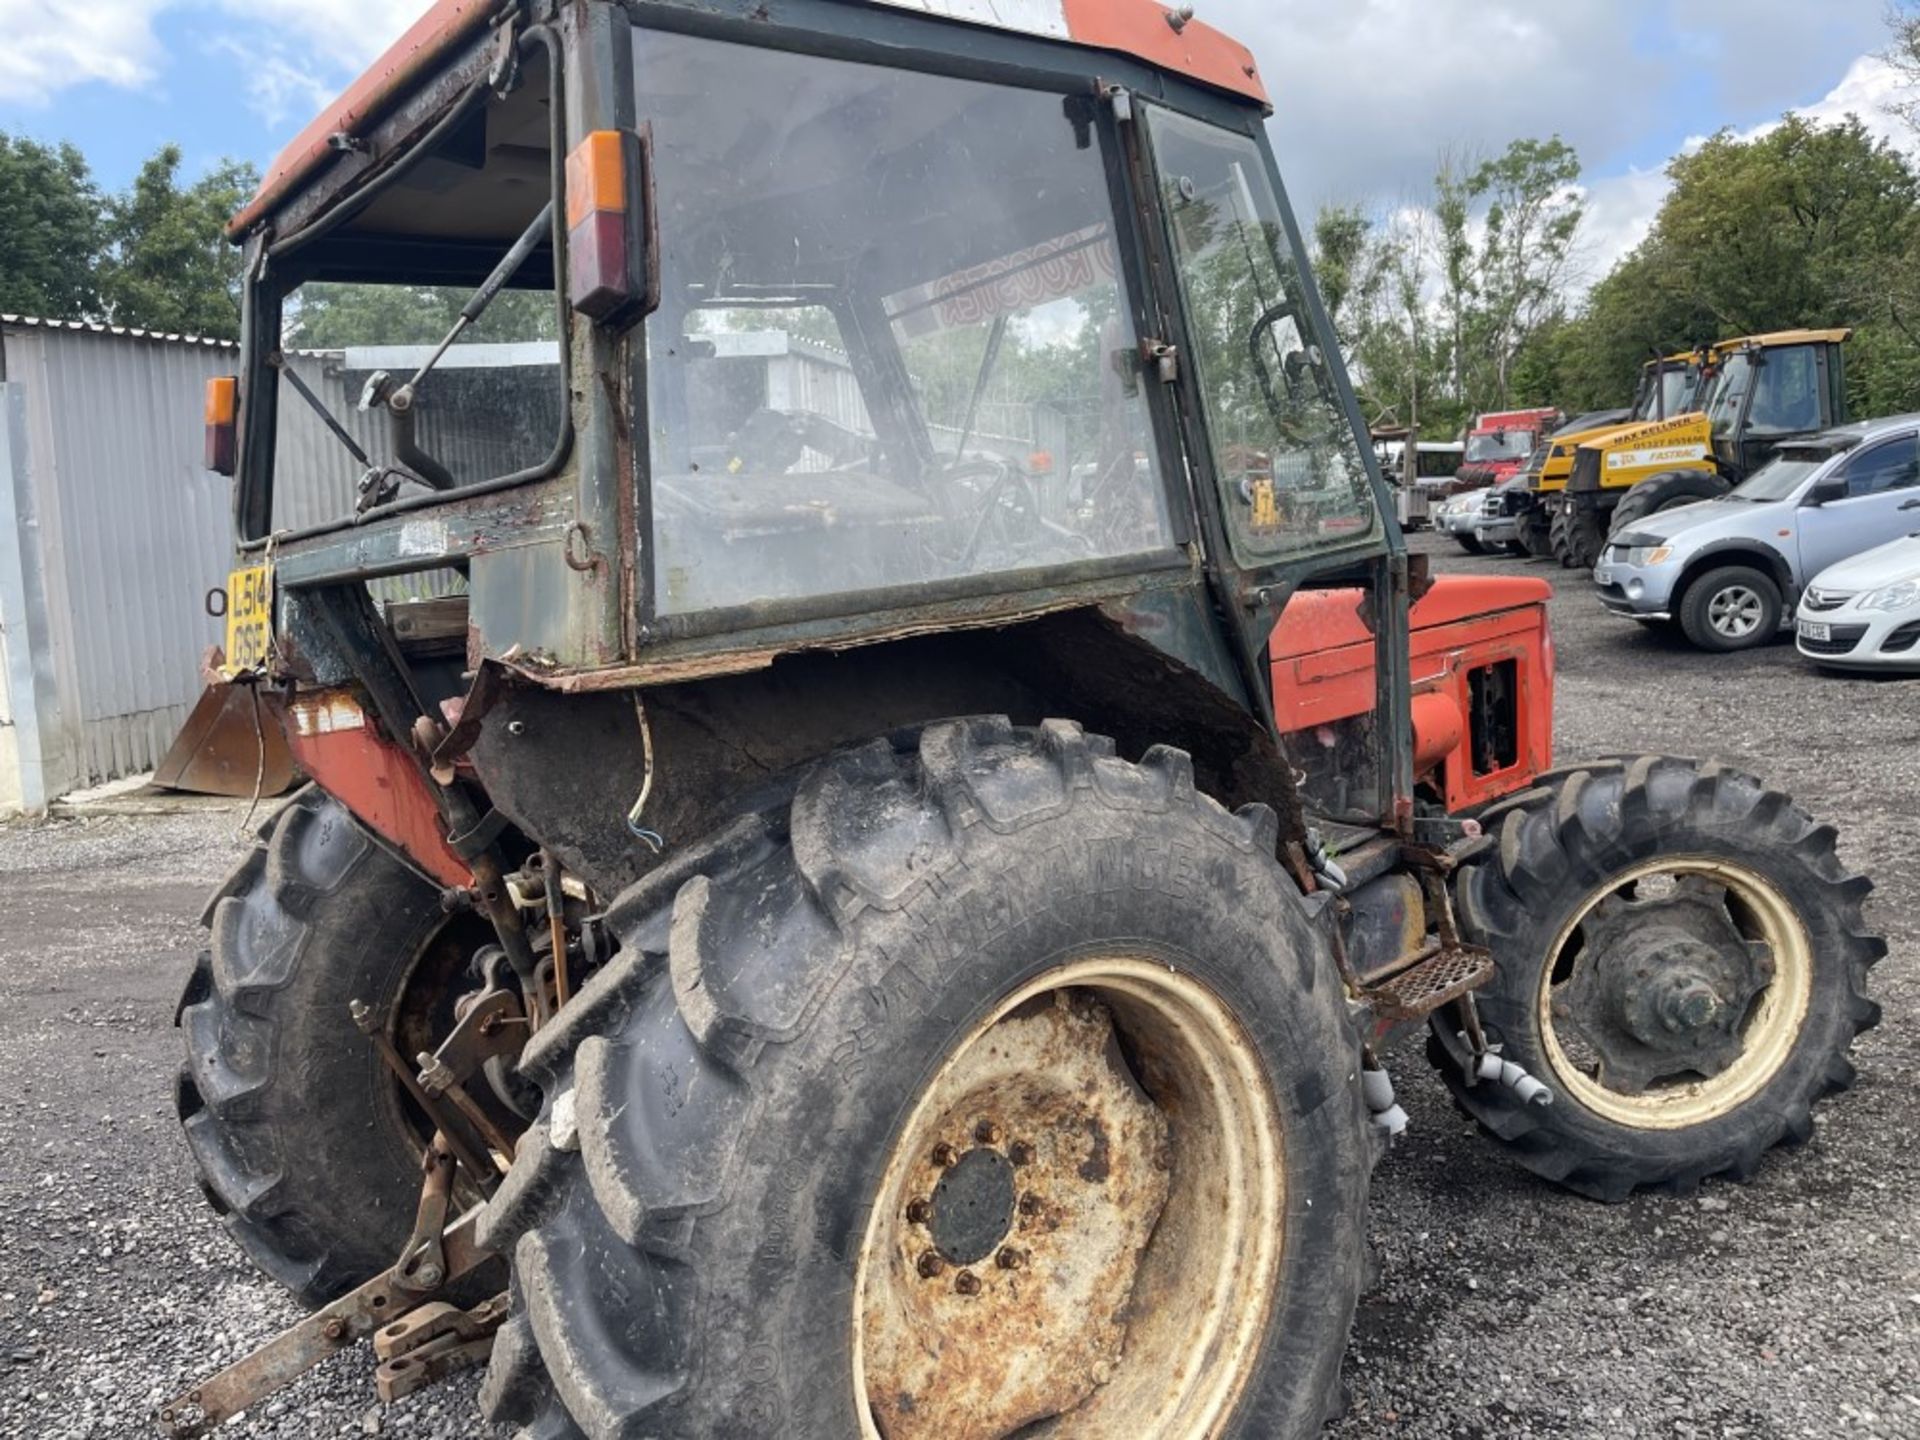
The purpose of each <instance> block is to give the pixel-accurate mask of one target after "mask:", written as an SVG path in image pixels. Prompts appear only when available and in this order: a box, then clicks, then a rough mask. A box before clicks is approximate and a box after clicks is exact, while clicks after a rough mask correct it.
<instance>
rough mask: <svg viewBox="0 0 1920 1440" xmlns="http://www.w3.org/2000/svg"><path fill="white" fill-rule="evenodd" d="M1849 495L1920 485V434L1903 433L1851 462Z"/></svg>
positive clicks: (1884, 491)
mask: <svg viewBox="0 0 1920 1440" xmlns="http://www.w3.org/2000/svg"><path fill="white" fill-rule="evenodd" d="M1846 481H1847V495H1848V496H1849V498H1851V497H1853V496H1858V495H1884V494H1885V493H1886V492H1887V491H1889V490H1908V489H1911V488H1912V487H1913V486H1915V485H1920V437H1916V436H1913V435H1903V436H1901V438H1900V439H1898V440H1890V441H1888V442H1887V443H1886V444H1885V445H1876V446H1874V447H1873V448H1872V449H1871V450H1866V451H1862V452H1861V453H1860V454H1859V455H1856V456H1855V457H1854V458H1853V459H1852V460H1850V461H1848V462H1847V469H1846Z"/></svg>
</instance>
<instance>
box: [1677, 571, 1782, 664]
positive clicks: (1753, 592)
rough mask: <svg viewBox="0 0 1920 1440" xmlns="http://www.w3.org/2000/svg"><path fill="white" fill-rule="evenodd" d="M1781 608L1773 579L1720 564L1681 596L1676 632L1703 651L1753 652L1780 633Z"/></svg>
mask: <svg viewBox="0 0 1920 1440" xmlns="http://www.w3.org/2000/svg"><path fill="white" fill-rule="evenodd" d="M1782 604H1783V602H1782V600H1781V598H1780V586H1779V584H1778V583H1777V582H1776V581H1775V580H1774V578H1773V577H1772V576H1771V575H1768V574H1767V573H1766V572H1764V571H1761V570H1756V569H1754V568H1753V567H1752V566H1749V565H1724V566H1721V567H1720V568H1719V569H1717V570H1709V571H1708V572H1707V573H1706V574H1704V575H1701V576H1699V577H1698V578H1696V579H1694V580H1692V581H1690V582H1689V583H1688V585H1687V589H1686V592H1685V594H1683V595H1682V596H1681V597H1680V628H1681V630H1682V631H1683V632H1684V633H1685V634H1686V637H1687V639H1688V640H1690V641H1692V642H1693V643H1694V644H1695V645H1697V646H1699V647H1700V649H1702V650H1711V651H1714V652H1716V653H1718V654H1726V653H1728V652H1730V651H1734V650H1751V649H1754V648H1755V647H1757V646H1760V645H1767V644H1770V643H1772V641H1773V639H1774V637H1775V636H1776V635H1778V634H1779V633H1780V615H1781V607H1782Z"/></svg>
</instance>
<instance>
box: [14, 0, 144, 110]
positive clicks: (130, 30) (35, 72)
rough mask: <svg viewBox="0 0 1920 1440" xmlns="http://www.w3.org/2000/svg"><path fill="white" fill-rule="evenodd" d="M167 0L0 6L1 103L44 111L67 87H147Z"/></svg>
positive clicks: (33, 0)
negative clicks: (95, 83) (156, 25)
mask: <svg viewBox="0 0 1920 1440" xmlns="http://www.w3.org/2000/svg"><path fill="white" fill-rule="evenodd" d="M164 3H165V0H0V102H13V103H20V104H27V105H45V104H47V103H48V102H49V101H50V100H52V98H53V97H54V95H55V94H57V93H58V92H59V91H61V90H64V89H65V88H66V87H67V86H69V85H76V84H79V83H81V82H83V81H88V80H103V81H105V82H106V83H108V84H110V85H119V86H123V87H126V88H133V87H137V86H141V85H145V84H147V83H149V82H150V81H151V80H152V79H153V78H154V75H155V73H156V71H157V69H158V67H159V64H160V61H161V59H162V56H161V52H160V45H159V42H158V41H157V40H156V39H155V38H154V34H153V18H154V16H155V15H156V14H157V13H158V12H159V11H160V9H161V8H162V6H163V5H164Z"/></svg>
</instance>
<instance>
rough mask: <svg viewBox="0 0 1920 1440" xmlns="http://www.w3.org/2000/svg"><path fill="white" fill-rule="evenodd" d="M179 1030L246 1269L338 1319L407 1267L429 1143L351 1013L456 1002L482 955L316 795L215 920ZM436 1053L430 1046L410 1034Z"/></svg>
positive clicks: (200, 1153) (226, 890) (190, 1093)
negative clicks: (411, 999) (365, 1006)
mask: <svg viewBox="0 0 1920 1440" xmlns="http://www.w3.org/2000/svg"><path fill="white" fill-rule="evenodd" d="M203 923H205V924H206V925H207V926H208V928H209V929H210V930H211V932H212V944H211V947H210V949H208V950H207V951H204V952H202V953H201V955H200V957H199V958H198V960H197V961H196V962H195V965H194V969H193V973H192V975H191V976H190V977H189V979H188V981H187V986H186V991H185V993H184V994H183V995H182V996H181V999H180V1006H179V1010H178V1012H177V1014H176V1021H177V1023H178V1025H179V1027H180V1029H181V1030H182V1031H183V1032H184V1036H185V1040H186V1052H187V1054H186V1063H185V1065H184V1066H183V1068H182V1069H181V1072H180V1077H179V1081H178V1085H177V1087H176V1092H175V1098H176V1102H177V1107H178V1111H179V1116H180V1122H181V1125H182V1127H183V1128H184V1130H185V1132H186V1138H187V1143H188V1147H189V1149H190V1150H191V1152H192V1155H193V1159H194V1163H195V1165H196V1167H197V1168H198V1170H199V1174H200V1183H201V1188H202V1189H203V1190H204V1191H205V1192H206V1195H207V1198H208V1199H209V1200H210V1201H211V1202H212V1204H213V1206H214V1208H215V1209H216V1210H217V1211H218V1212H219V1213H220V1214H221V1216H222V1217H223V1219H224V1222H225V1224H226V1227H227V1229H228V1231H229V1232H230V1233H231V1234H232V1235H233V1236H234V1238H235V1239H236V1240H238V1241H239V1243H240V1245H241V1247H242V1248H243V1249H244V1250H245V1251H246V1253H247V1255H248V1256H249V1257H250V1258H251V1259H252V1260H253V1261H254V1263H255V1264H256V1265H258V1266H259V1267H260V1268H261V1269H262V1270H263V1271H265V1272H266V1273H267V1274H268V1275H270V1276H272V1277H273V1278H274V1279H275V1280H277V1281H279V1282H280V1283H281V1284H282V1285H285V1286H286V1287H287V1288H288V1289H289V1290H291V1291H292V1292H293V1293H294V1295H295V1296H296V1297H298V1298H299V1299H300V1300H301V1301H302V1302H303V1303H305V1304H307V1305H309V1306H314V1305H320V1304H324V1303H325V1302H326V1301H328V1300H331V1299H334V1298H335V1297H337V1296H338V1295H340V1294H342V1293H344V1292H345V1291H347V1290H349V1289H351V1288H352V1287H354V1286H355V1285H358V1284H360V1283H361V1282H362V1281H364V1280H366V1279H367V1278H368V1277H370V1276H372V1275H374V1274H376V1273H378V1272H379V1271H381V1270H384V1269H385V1268H386V1267H387V1266H389V1265H391V1264H392V1263H393V1262H394V1259H395V1257H396V1256H397V1255H398V1254H399V1253H400V1251H401V1249H402V1248H403V1246H404V1244H405V1242H406V1239H407V1236H408V1234H409V1232H410V1231H411V1229H412V1225H413V1218H414V1210H415V1206H416V1204H417V1202H418V1199H419V1194H420V1154H421V1148H422V1139H421V1136H420V1134H419V1132H418V1129H417V1128H416V1127H415V1126H414V1125H413V1124H411V1123H410V1122H409V1120H408V1118H407V1112H406V1110H405V1108H404V1106H403V1104H402V1102H401V1100H400V1094H399V1090H398V1087H397V1084H396V1082H395V1080H394V1077H393V1075H392V1073H391V1072H390V1071H388V1070H387V1069H386V1067H385V1066H384V1065H382V1063H381V1062H380V1059H379V1056H378V1054H377V1052H376V1051H375V1050H374V1047H373V1046H372V1045H371V1044H370V1043H369V1042H368V1041H367V1039H366V1037H365V1036H364V1035H362V1034H361V1033H360V1032H359V1031H358V1030H357V1029H356V1028H355V1027H354V1025H353V1022H352V1020H351V1019H350V1017H349V1015H348V1006H349V1004H350V1003H351V1002H352V1001H354V1000H364V1001H366V1002H367V1003H369V1004H371V1005H374V1006H375V1007H376V1008H377V1009H382V1010H386V1009H390V1008H392V1002H393V1001H394V999H395V997H398V996H400V995H401V994H402V993H403V992H405V991H406V989H407V987H408V984H409V981H410V980H412V979H413V978H415V977H416V976H417V977H419V978H420V979H421V981H422V989H423V990H429V991H432V990H441V991H445V990H448V989H449V986H448V981H449V980H450V979H451V978H452V977H453V976H455V975H457V974H458V972H459V971H460V970H461V969H462V968H464V966H465V964H466V959H467V955H468V953H469V949H468V948H467V946H466V944H465V940H464V937H463V936H462V935H461V933H460V931H461V922H450V921H449V919H448V917H447V915H446V914H445V912H444V911H443V910H442V909H441V907H440V903H439V892H438V891H437V890H436V889H435V887H434V886H432V885H431V884H429V883H428V882H427V881H425V880H423V879H422V878H421V877H420V876H418V875H417V874H415V873H414V872H413V871H412V870H411V869H409V868H408V867H406V866H405V865H403V864H401V863H400V862H399V861H397V860H395V859H394V858H393V857H392V856H390V855H389V854H387V852H386V851H384V850H382V849H381V848H380V847H379V846H378V845H377V844H376V843H375V842H374V841H373V839H372V838H371V837H370V836H369V835H368V834H367V832H366V831H365V830H363V829H361V827H360V826H359V825H358V823H356V822H355V821H354V819H353V818H352V816H351V815H349V814H348V813H347V811H346V810H345V809H344V808H343V807H342V806H341V805H340V804H339V803H338V802H337V801H335V800H333V799H332V798H331V797H329V796H328V795H326V794H324V793H323V792H321V791H319V790H316V789H312V788H309V789H307V790H304V791H302V792H301V793H300V794H299V795H297V796H295V797H294V799H292V800H291V801H289V802H288V803H287V805H286V806H285V807H284V808H282V809H281V810H280V812H279V813H278V814H277V815H275V816H274V817H273V819H272V820H270V821H269V822H268V824H267V825H266V826H265V827H264V828H263V830H262V832H261V837H260V839H259V842H258V843H256V844H255V845H254V847H253V848H252V850H251V851H250V852H249V853H248V855H247V857H246V859H245V860H243V861H242V862H241V863H240V866H239V868H238V869H236V870H235V871H234V873H233V874H232V875H231V876H230V877H229V878H228V880H227V882H226V884H224V885H223V886H222V887H221V888H220V891H219V892H218V894H216V895H215V896H214V899H213V901H212V903H211V904H210V905H209V906H208V907H207V911H206V914H205V916H204V917H203ZM395 1039H396V1041H397V1042H398V1043H399V1044H400V1045H401V1047H402V1053H413V1052H412V1051H410V1050H408V1049H407V1048H406V1046H407V1045H408V1044H409V1043H412V1044H415V1045H416V1046H417V1047H419V1048H429V1049H430V1048H432V1047H431V1044H430V1043H427V1042H426V1038H425V1036H424V1034H422V1035H414V1034H412V1033H409V1032H408V1031H407V1030H401V1031H399V1032H397V1033H396V1035H395Z"/></svg>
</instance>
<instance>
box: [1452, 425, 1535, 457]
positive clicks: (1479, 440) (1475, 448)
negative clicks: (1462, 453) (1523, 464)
mask: <svg viewBox="0 0 1920 1440" xmlns="http://www.w3.org/2000/svg"><path fill="white" fill-rule="evenodd" d="M1532 450H1533V431H1531V430H1496V431H1493V432H1492V433H1490V434H1486V435H1472V436H1469V437H1468V438H1467V460H1468V461H1469V462H1472V461H1475V460H1524V459H1526V457H1527V455H1528V454H1529V453H1530V452H1531V451H1532Z"/></svg>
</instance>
